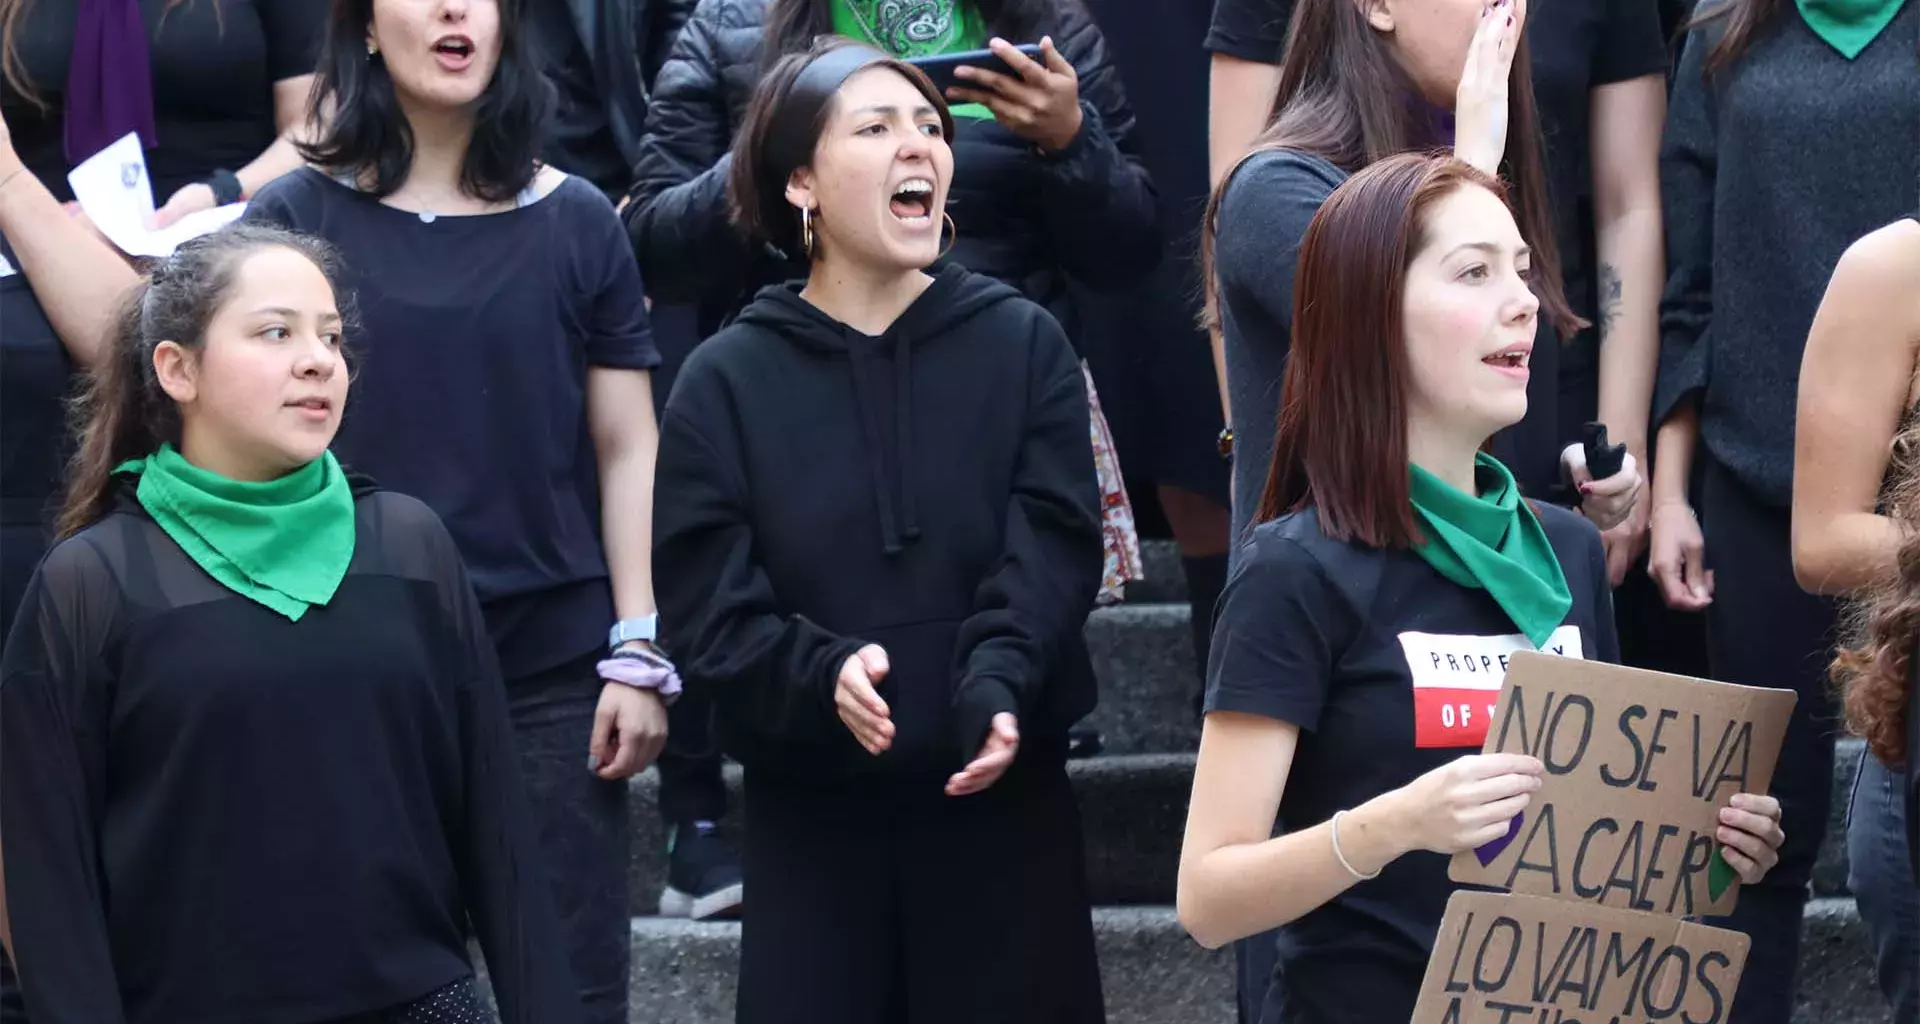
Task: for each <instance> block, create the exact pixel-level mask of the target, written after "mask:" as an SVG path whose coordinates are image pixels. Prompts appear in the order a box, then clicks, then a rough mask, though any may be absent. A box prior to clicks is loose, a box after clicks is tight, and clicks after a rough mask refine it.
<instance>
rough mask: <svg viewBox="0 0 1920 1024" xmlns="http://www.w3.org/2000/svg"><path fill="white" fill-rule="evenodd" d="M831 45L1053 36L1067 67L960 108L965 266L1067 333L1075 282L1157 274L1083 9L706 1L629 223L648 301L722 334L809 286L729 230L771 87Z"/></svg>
mask: <svg viewBox="0 0 1920 1024" xmlns="http://www.w3.org/2000/svg"><path fill="white" fill-rule="evenodd" d="M922 8H924V9H922ZM935 31H937V35H935V36H934V37H933V38H930V39H929V38H924V37H925V36H926V35H927V34H928V33H929V32H935ZM835 33H837V34H840V35H843V36H847V37H849V38H852V39H854V40H856V41H858V42H861V43H865V44H868V45H871V46H874V47H876V48H878V49H880V50H883V51H885V52H886V53H888V54H889V55H890V56H893V57H898V58H903V59H904V58H907V57H913V56H922V55H930V54H936V53H940V52H943V50H944V52H954V51H961V50H969V49H974V48H977V47H985V46H986V45H988V42H989V41H990V39H991V38H994V37H997V38H999V39H1002V40H1006V41H1008V42H1016V43H1039V42H1041V41H1042V39H1043V37H1045V38H1046V40H1047V43H1048V45H1049V48H1050V49H1052V50H1053V52H1054V53H1055V54H1056V57H1055V58H1053V59H1050V60H1048V61H1046V62H1045V64H1044V65H1043V66H1040V67H1033V66H1032V62H1027V63H1026V64H1023V65H1017V66H1021V67H1025V68H1027V69H1028V70H1027V72H1026V74H1025V75H1023V78H1024V81H1023V82H1016V83H1008V82H1006V81H1005V80H998V81H997V82H996V84H997V85H999V86H1001V87H1002V88H1001V89H988V88H983V87H982V83H980V82H977V81H976V82H974V83H972V85H973V86H974V88H975V89H977V90H978V91H979V92H981V93H985V94H988V95H989V96H990V99H989V100H988V101H986V102H968V103H965V104H964V105H962V106H960V107H957V108H955V109H954V111H953V116H954V117H956V118H957V119H959V120H960V121H961V122H962V129H963V134H962V136H961V137H960V138H959V139H954V140H949V141H951V142H952V144H953V152H954V164H955V166H956V168H957V171H958V173H957V175H956V177H957V184H956V186H955V195H954V197H953V206H954V210H953V216H954V220H955V222H956V224H957V227H958V231H957V235H956V239H955V241H954V243H953V252H952V256H953V260H954V262H956V263H959V264H961V265H962V266H965V267H966V268H967V269H969V270H973V271H975V272H978V273H981V274H986V275H988V276H990V277H994V278H998V279H999V280H1001V281H1005V282H1007V283H1008V284H1011V285H1013V286H1015V287H1016V288H1019V289H1020V290H1021V291H1022V292H1024V293H1025V294H1026V295H1027V297H1028V298H1031V299H1033V300H1034V301H1035V302H1038V303H1040V304H1042V305H1044V306H1046V307H1047V308H1048V309H1049V310H1050V311H1052V312H1053V313H1054V315H1055V316H1056V317H1058V318H1059V319H1060V321H1061V323H1063V324H1066V325H1067V326H1068V327H1069V328H1070V329H1071V328H1072V327H1073V326H1074V322H1075V317H1074V316H1073V315H1072V308H1073V304H1072V301H1071V299H1070V297H1069V295H1068V282H1069V279H1071V280H1072V281H1075V282H1078V283H1081V284H1085V285H1089V286H1092V287H1096V288H1110V287H1117V286H1125V285H1129V284H1133V283H1136V282H1138V281H1139V280H1140V278H1141V277H1142V275H1144V274H1145V273H1146V272H1147V271H1149V270H1151V269H1152V268H1153V267H1154V265H1155V264H1156V263H1157V262H1158V261H1159V259H1160V249H1161V244H1162V238H1161V233H1160V220H1159V217H1160V213H1159V209H1158V201H1157V199H1156V197H1155V194H1154V189H1153V183H1152V181H1151V180H1150V179H1149V178H1148V176H1147V173H1146V170H1145V169H1144V168H1143V167H1142V166H1141V164H1140V158H1139V150H1138V147H1137V145H1136V144H1135V141H1134V138H1133V130H1134V121H1133V110H1132V108H1131V106H1129V104H1128V102H1127V94H1126V90H1125V89H1124V88H1123V87H1122V86H1121V83H1120V75H1119V72H1118V70H1117V69H1115V68H1114V66H1113V64H1112V62H1111V61H1110V60H1109V59H1108V56H1107V46H1106V42H1105V41H1104V40H1103V38H1102V37H1101V34H1100V29H1099V27H1098V26H1097V25H1095V24H1094V20H1093V16H1092V15H1091V14H1089V13H1088V12H1087V10H1086V8H1085V7H1084V6H1083V4H1082V2H1081V0H937V2H936V3H932V4H926V5H921V7H920V8H916V9H913V10H908V9H907V8H906V5H901V4H889V3H879V2H876V0H706V2H704V3H702V4H700V6H699V7H698V8H696V9H695V10H694V12H693V14H692V15H691V16H689V17H688V19H687V24H686V27H685V28H684V29H683V30H682V31H681V33H680V35H679V36H678V37H677V38H676V39H675V41H674V45H673V51H672V53H671V55H670V56H669V57H668V58H667V62H666V63H665V64H664V65H662V66H661V68H660V75H659V77H658V78H657V79H656V80H655V82H654V95H653V101H652V105H651V106H650V107H649V108H648V113H647V133H646V136H645V138H643V139H642V140H641V143H640V160H639V162H638V163H637V164H636V165H635V167H634V184H633V191H632V192H631V193H630V194H629V196H628V202H627V204H626V208H625V216H626V222H627V232H628V234H629V235H631V236H632V238H633V244H634V252H635V253H636V254H637V255H638V256H639V258H640V268H641V271H642V272H643V274H644V276H645V278H646V281H647V289H648V294H650V295H651V296H653V298H654V301H656V302H661V301H665V302H688V303H698V304H699V305H700V307H701V317H700V322H701V323H700V326H701V331H702V333H707V334H710V333H712V332H713V331H714V330H715V329H716V328H717V327H718V326H719V325H720V323H721V322H722V321H724V320H725V319H726V318H727V317H728V316H729V315H731V314H732V313H733V312H735V311H737V310H738V309H739V308H740V306H741V304H742V303H744V302H745V301H746V300H747V298H749V297H750V296H752V295H753V293H754V291H755V290H756V289H758V288H759V287H760V286H761V285H764V284H771V283H774V282H776V281H782V280H787V279H789V278H791V277H796V276H802V275H804V274H805V273H806V263H807V261H806V259H805V257H804V255H803V254H802V253H799V252H797V251H795V250H793V249H789V248H779V247H776V250H775V251H769V250H768V249H767V248H766V247H765V246H761V245H753V244H749V243H747V242H746V241H745V240H743V239H742V238H741V237H740V236H739V234H737V233H736V232H735V231H734V230H733V224H732V222H731V218H730V216H729V214H728V209H727V179H728V176H729V174H730V173H731V170H730V165H729V155H728V153H727V146H728V140H730V139H733V138H734V137H735V136H736V135H737V134H738V133H739V131H740V130H741V120H742V117H743V113H744V111H745V108H746V105H747V97H748V94H749V93H751V92H752V91H753V88H754V83H755V82H756V81H758V80H760V78H761V77H762V72H763V71H764V70H765V69H766V68H767V67H769V66H771V65H772V63H773V62H775V61H777V60H779V59H780V58H781V57H783V56H786V55H789V54H796V53H803V52H806V50H807V48H808V47H809V46H811V45H812V44H813V41H814V39H815V38H816V37H818V36H822V35H827V34H835ZM1001 45H1003V46H1004V45H1005V43H1002V44H1001ZM1036 83H1039V84H1036ZM1016 94H1017V95H1018V96H1020V97H1022V98H1023V99H1026V100H1030V101H1034V102H1033V103H1022V104H1019V105H1018V106H1017V107H1016V105H1015V104H1014V103H1013V101H1012V100H1011V99H1009V98H1006V97H1012V96H1015V95H1016ZM953 98H954V99H955V100H956V102H957V101H959V100H961V99H969V100H971V99H973V97H971V96H966V97H962V96H955V97H953ZM1035 104H1037V105H1035ZM1026 114H1033V115H1035V116H1033V117H1026V116H1022V115H1026ZM1069 333H1070V334H1072V333H1073V332H1072V331H1071V330H1070V331H1069Z"/></svg>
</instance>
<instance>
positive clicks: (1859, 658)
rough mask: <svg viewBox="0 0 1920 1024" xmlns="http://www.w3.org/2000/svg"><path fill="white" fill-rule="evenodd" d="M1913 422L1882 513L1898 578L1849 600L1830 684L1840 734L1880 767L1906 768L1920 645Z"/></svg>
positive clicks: (1917, 462)
mask: <svg viewBox="0 0 1920 1024" xmlns="http://www.w3.org/2000/svg"><path fill="white" fill-rule="evenodd" d="M1917 450H1920V422H1917V423H1914V424H1910V425H1908V426H1907V427H1906V428H1905V429H1903V430H1902V431H1901V432H1900V436H1899V437H1898V438H1896V439H1895V440H1894V444H1893V458H1892V462H1891V465H1890V466H1889V473H1888V476H1889V479H1890V480H1891V481H1892V482H1891V484H1890V486H1889V487H1888V489H1887V491H1886V492H1885V493H1884V494H1883V495H1882V505H1881V507H1882V511H1884V512H1885V513H1886V514H1887V515H1888V516H1891V517H1892V518H1893V520H1894V522H1896V523H1898V524H1900V526H1901V540H1900V556H1899V571H1898V573H1897V574H1896V575H1895V576H1894V577H1893V578H1892V579H1890V580H1888V581H1886V582H1884V583H1881V584H1878V585H1876V586H1873V587H1871V588H1868V589H1866V590H1864V591H1861V592H1860V593H1858V594H1856V595H1855V596H1854V600H1853V601H1852V602H1851V603H1850V605H1849V607H1848V610H1847V613H1846V632H1845V640H1844V642H1843V643H1842V645H1841V647H1840V650H1839V652H1838V655H1837V656H1836V657H1835V658H1834V660H1833V667H1832V668H1831V669H1830V670H1829V676H1830V678H1831V679H1832V681H1833V685H1834V688H1835V689H1836V690H1838V691H1839V693H1840V696H1841V699H1842V704H1843V707H1844V709H1845V712H1846V718H1847V728H1849V729H1851V730H1852V731H1853V732H1854V733H1856V734H1858V735H1860V736H1863V737H1865V738H1866V741H1867V746H1869V747H1871V748H1872V749H1873V754H1874V756H1875V757H1878V758H1879V759H1880V761H1881V762H1882V763H1883V764H1889V765H1898V764H1904V763H1905V762H1906V759H1907V756H1908V755H1909V754H1910V753H1913V752H1912V751H1909V750H1907V716H1908V715H1910V714H1912V713H1913V709H1912V708H1910V707H1908V705H1907V679H1908V677H1909V674H1910V673H1911V672H1912V671H1913V667H1914V666H1913V655H1914V648H1915V646H1916V642H1920V530H1915V529H1913V525H1914V524H1915V523H1916V522H1920V458H1916V457H1915V452H1916V451H1917Z"/></svg>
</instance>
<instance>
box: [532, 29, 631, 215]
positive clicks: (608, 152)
mask: <svg viewBox="0 0 1920 1024" xmlns="http://www.w3.org/2000/svg"><path fill="white" fill-rule="evenodd" d="M572 11H573V9H572V7H571V5H569V4H567V3H565V2H563V0H543V2H539V3H535V4H533V5H532V6H531V7H529V8H528V9H527V15H528V17H529V19H530V20H529V21H528V24H529V25H530V26H532V29H533V41H534V45H535V46H536V47H538V49H539V52H540V66H541V67H542V68H543V69H544V70H545V71H546V74H547V78H548V80H550V81H552V82H553V87H554V90H555V92H557V93H558V99H559V105H558V106H557V107H555V108H554V112H553V120H552V122H551V123H550V124H549V125H548V127H547V147H546V149H547V151H546V153H545V154H544V156H545V158H546V160H547V162H548V163H551V164H553V165H554V166H555V167H558V168H560V169H561V170H563V171H566V172H567V173H568V174H577V175H579V176H580V177H582V178H585V179H587V180H588V181H591V182H593V183H594V184H595V185H596V186H599V188H600V191H602V192H605V193H607V194H609V195H616V194H620V193H624V192H625V191H626V190H627V186H628V185H630V184H632V178H633V168H632V167H630V166H628V164H627V161H626V158H624V157H622V156H621V155H620V146H619V144H618V143H617V142H616V141H615V140H614V137H613V126H612V125H611V124H610V123H609V122H608V120H607V108H606V102H607V101H606V100H605V98H604V97H602V96H601V95H600V87H599V85H598V83H596V82H595V81H594V77H593V62H592V61H591V60H589V59H588V56H587V48H586V47H585V46H584V45H582V44H581V42H580V30H579V28H578V27H576V26H575V25H574V23H573V12H572Z"/></svg>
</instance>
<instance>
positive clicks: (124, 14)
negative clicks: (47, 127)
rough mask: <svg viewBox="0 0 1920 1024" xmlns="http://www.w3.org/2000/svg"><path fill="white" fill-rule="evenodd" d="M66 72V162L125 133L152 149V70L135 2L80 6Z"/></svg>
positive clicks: (85, 0) (83, 2) (93, 1)
mask: <svg viewBox="0 0 1920 1024" xmlns="http://www.w3.org/2000/svg"><path fill="white" fill-rule="evenodd" d="M79 8H80V14H79V18H78V20H77V22H76V23H75V25H74V32H73V58H72V61H71V63H70V65H69V66H68V69H67V94H66V106H67V115H66V125H65V140H64V141H65V142H66V150H67V162H68V163H72V164H77V163H79V162H80V161H82V160H85V159H86V158H88V157H90V156H92V155H94V154H95V153H98V152H100V151H101V150H102V149H105V148H106V147H107V146H108V145H109V144H111V143H112V142H113V141H114V140H116V139H118V138H120V137H121V136H123V135H125V134H127V133H128V132H135V131H137V132H139V133H140V144H141V145H142V146H144V147H146V148H147V149H152V148H153V146H154V136H155V133H154V127H153V65H152V63H151V57H150V55H149V54H148V52H147V48H148V43H147V24H146V22H145V21H144V20H142V19H141V17H140V2H139V0H79Z"/></svg>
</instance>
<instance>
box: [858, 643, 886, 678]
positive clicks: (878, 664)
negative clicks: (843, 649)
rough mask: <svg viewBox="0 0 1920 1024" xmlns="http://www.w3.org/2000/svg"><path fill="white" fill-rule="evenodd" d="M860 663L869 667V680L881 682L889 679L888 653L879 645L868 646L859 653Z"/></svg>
mask: <svg viewBox="0 0 1920 1024" xmlns="http://www.w3.org/2000/svg"><path fill="white" fill-rule="evenodd" d="M858 655H859V658H860V663H861V664H862V665H865V666H866V667H867V678H869V679H871V680H873V681H874V682H876V683H877V682H879V681H880V680H882V679H885V678H886V677H887V670H888V668H889V666H888V664H887V652H886V649H885V648H882V647H881V646H880V645H879V644H868V645H867V646H865V647H862V648H860V650H859V651H858Z"/></svg>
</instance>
